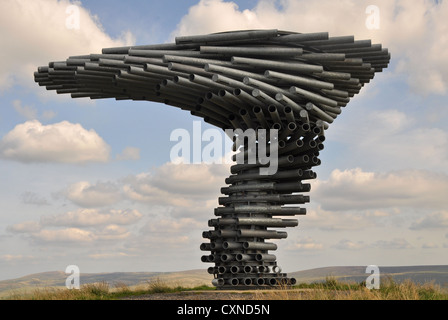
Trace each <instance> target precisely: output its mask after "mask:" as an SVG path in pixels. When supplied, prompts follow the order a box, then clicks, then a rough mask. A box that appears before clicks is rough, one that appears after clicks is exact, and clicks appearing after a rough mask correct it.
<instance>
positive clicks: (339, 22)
mask: <svg viewBox="0 0 448 320" xmlns="http://www.w3.org/2000/svg"><path fill="white" fill-rule="evenodd" d="M372 5H373V6H374V7H373V8H374V11H371V8H372V7H369V6H372ZM74 18H76V19H75V20H73V19H74ZM447 18H448V3H447V2H446V1H430V0H427V1H424V0H415V1H405V0H401V1H400V0H395V1H391V0H380V1H373V0H372V1H359V0H342V1H331V0H316V1H305V0H281V1H265V0H247V1H224V0H201V1H198V0H194V1H193V0H186V1H173V0H165V1H151V0H146V1H144V0H133V1H132V3H131V2H130V1H128V2H125V1H116V0H108V1H105V0H84V1H69V0H60V1H57V0H33V1H31V0H2V1H1V2H0V39H1V40H0V43H1V48H2V49H1V59H0V70H2V72H1V74H0V280H3V279H9V278H15V277H20V276H24V275H27V274H31V273H38V272H45V271H65V269H66V267H67V266H69V265H77V266H78V267H79V269H80V271H81V272H124V271H129V272H132V271H135V272H137V271H160V272H162V271H163V272H167V271H181V270H189V269H206V268H207V267H208V266H209V265H207V264H204V263H202V262H201V261H200V257H201V255H202V254H203V252H201V251H200V250H199V246H200V244H201V243H202V242H206V239H202V231H206V230H209V227H208V226H207V221H208V220H209V219H212V218H214V214H213V209H214V208H215V207H217V206H218V202H217V199H218V197H219V196H220V192H219V191H220V188H221V187H223V186H225V183H224V179H225V178H226V177H227V176H228V175H229V174H230V172H229V165H228V164H210V163H204V162H203V163H196V164H186V163H183V164H182V163H181V164H179V163H174V162H173V161H172V159H171V158H170V150H171V149H172V148H173V147H174V145H175V144H176V142H173V141H171V140H170V135H171V133H172V132H173V131H174V130H176V129H185V130H188V131H189V132H192V130H193V126H194V121H200V119H199V118H194V117H193V116H191V115H190V114H189V113H188V112H184V111H181V110H179V109H177V108H173V107H169V106H167V105H162V104H157V103H153V102H142V101H139V102H136V101H115V100H114V99H107V100H89V99H72V98H70V96H68V95H57V94H56V93H55V92H51V91H46V90H45V88H43V87H39V86H38V85H37V84H36V83H34V79H33V72H34V71H36V70H37V67H38V66H45V65H47V64H48V62H50V61H60V60H65V59H66V58H68V57H69V56H74V55H81V54H89V53H100V52H101V49H102V48H107V47H115V46H123V45H142V44H156V43H165V42H172V41H173V40H174V37H176V36H181V35H195V34H207V33H212V32H221V31H230V30H241V29H272V28H275V29H279V30H287V31H294V32H302V33H305V32H322V31H327V32H329V34H330V36H343V35H354V36H355V39H356V40H363V39H372V43H381V44H382V45H383V47H384V48H388V49H389V51H390V52H391V55H392V60H391V63H390V65H389V68H387V69H385V70H383V72H382V73H379V74H377V75H376V77H375V79H374V80H373V81H371V83H369V84H367V85H366V87H365V88H363V90H362V91H361V93H360V94H359V95H357V96H356V97H354V98H353V99H352V100H351V102H350V103H349V104H348V105H347V107H345V109H344V110H343V113H342V114H341V115H340V116H339V117H338V118H337V119H336V121H335V122H334V123H333V124H331V126H330V128H329V129H328V130H327V132H326V138H327V139H326V142H325V149H324V150H323V151H322V152H321V156H320V159H321V160H322V164H321V166H319V167H316V168H315V170H316V172H317V175H318V178H317V179H316V180H313V181H311V185H312V190H311V192H310V194H309V195H310V196H311V202H310V203H308V204H306V208H307V211H308V212H307V215H305V216H300V217H299V226H298V227H296V228H288V229H287V230H286V231H287V232H288V238H287V239H282V240H278V241H276V243H277V244H278V247H279V248H278V250H277V251H276V252H275V254H276V256H277V261H278V264H279V266H281V267H282V269H283V270H284V271H286V272H293V271H298V270H305V269H310V268H318V267H326V266H346V265H358V266H367V265H378V266H401V265H440V264H448V254H447V252H448V209H447V208H448V197H447V195H448V124H447V123H448V105H447V104H448V102H447V101H448V99H447V98H448V59H447V58H448V25H447V24H446V19H447ZM372 19H374V20H372ZM372 21H374V23H373V25H372ZM369 22H370V23H369ZM372 26H373V27H372ZM201 128H202V130H203V131H204V130H206V129H209V128H212V127H211V126H210V125H208V124H206V123H203V122H201ZM223 139H224V137H223ZM225 151H228V150H224V152H225ZM380 271H381V270H380Z"/></svg>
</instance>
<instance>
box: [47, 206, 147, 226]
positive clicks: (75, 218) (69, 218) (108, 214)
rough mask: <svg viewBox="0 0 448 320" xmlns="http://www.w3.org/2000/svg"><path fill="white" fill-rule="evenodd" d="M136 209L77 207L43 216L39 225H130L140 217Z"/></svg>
mask: <svg viewBox="0 0 448 320" xmlns="http://www.w3.org/2000/svg"><path fill="white" fill-rule="evenodd" d="M142 216H143V215H142V214H141V213H140V212H139V211H138V210H109V211H105V212H101V211H99V210H97V209H78V210H76V211H69V212H66V213H62V214H58V215H52V216H43V217H42V218H41V220H40V221H41V225H43V226H59V227H77V228H83V227H92V226H106V225H111V224H113V225H130V224H134V223H136V222H137V221H139V220H140V219H141V218H142Z"/></svg>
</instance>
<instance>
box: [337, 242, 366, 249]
mask: <svg viewBox="0 0 448 320" xmlns="http://www.w3.org/2000/svg"><path fill="white" fill-rule="evenodd" d="M333 248H336V249H341V250H359V249H364V248H366V244H365V243H364V242H363V241H356V242H355V241H352V240H348V239H343V240H340V241H339V242H338V243H336V244H335V245H333Z"/></svg>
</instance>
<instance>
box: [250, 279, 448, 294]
mask: <svg viewBox="0 0 448 320" xmlns="http://www.w3.org/2000/svg"><path fill="white" fill-rule="evenodd" d="M294 288H295V289H296V290H291V288H289V290H288V288H281V287H280V288H279V289H278V290H273V291H272V292H270V291H268V292H264V293H263V294H262V295H257V297H258V298H259V299H266V300H278V299H281V300H448V292H446V291H443V290H442V289H441V288H440V287H438V286H436V285H434V283H425V284H416V283H414V282H412V281H410V280H406V281H403V282H400V283H398V282H396V281H394V280H393V279H391V278H389V279H384V280H382V282H381V285H380V288H379V289H378V290H375V289H372V290H369V289H367V287H366V286H365V283H345V282H340V281H338V280H337V279H335V278H332V277H327V278H326V280H325V281H324V282H320V283H311V284H299V285H296V286H294Z"/></svg>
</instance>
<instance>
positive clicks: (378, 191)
mask: <svg viewBox="0 0 448 320" xmlns="http://www.w3.org/2000/svg"><path fill="white" fill-rule="evenodd" d="M447 194H448V176H447V175H445V174H438V173H432V172H429V171H423V170H400V171H393V172H388V173H376V172H365V171H363V170H362V169H360V168H356V169H350V170H344V171H341V170H339V169H336V170H334V171H333V172H332V173H331V175H330V177H329V178H328V180H325V181H322V180H317V181H316V182H315V183H314V184H313V197H315V198H316V199H319V202H320V203H321V205H322V208H323V209H326V210H335V211H341V210H364V209H379V208H394V207H414V208H415V207H418V208H423V209H437V208H446V207H447V205H448V202H447V201H448V199H447V198H446V195H447Z"/></svg>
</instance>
